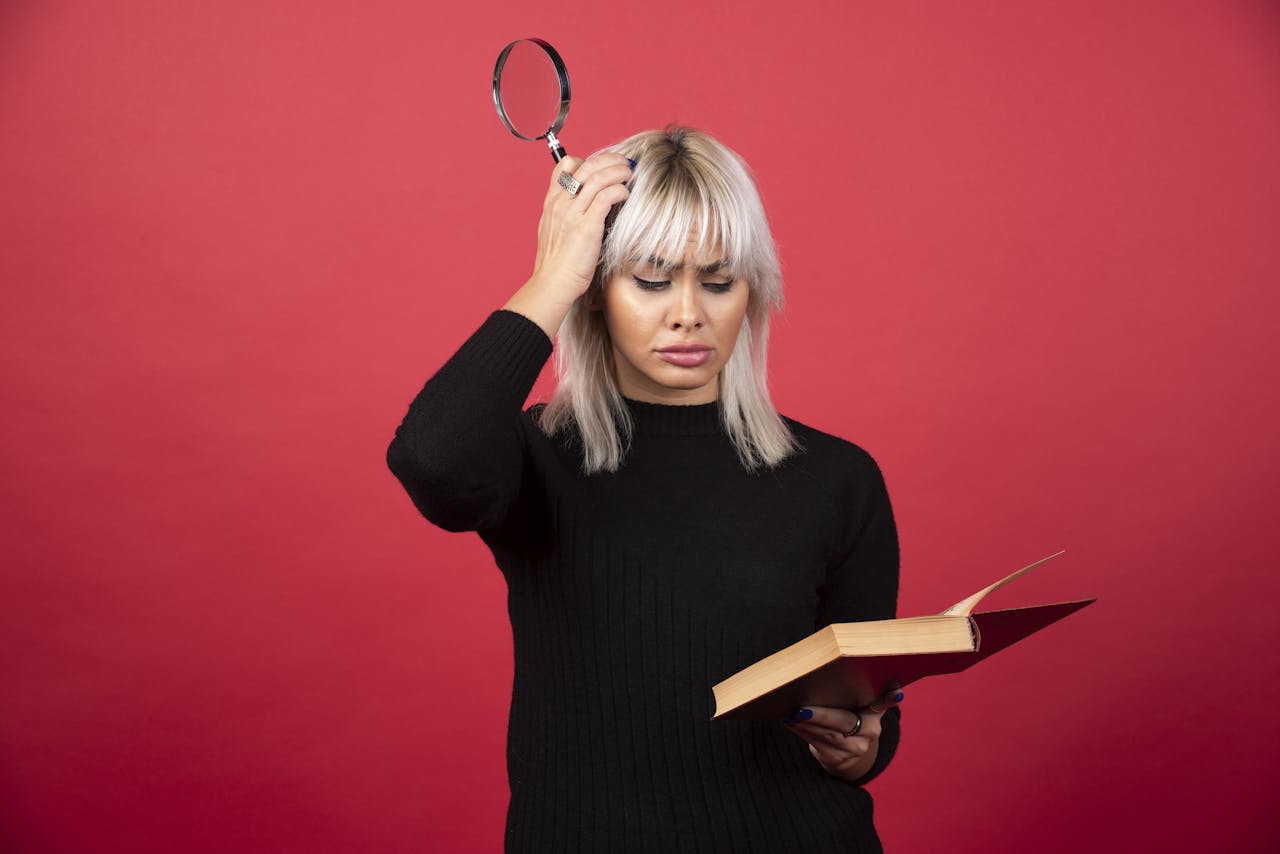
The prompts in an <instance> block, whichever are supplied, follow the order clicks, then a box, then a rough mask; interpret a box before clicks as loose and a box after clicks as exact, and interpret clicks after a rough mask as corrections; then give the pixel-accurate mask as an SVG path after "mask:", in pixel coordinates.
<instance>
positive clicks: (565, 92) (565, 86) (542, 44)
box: [493, 39, 569, 142]
mask: <svg viewBox="0 0 1280 854" xmlns="http://www.w3.org/2000/svg"><path fill="white" fill-rule="evenodd" d="M520 42H532V43H533V44H536V45H537V46H538V47H539V48H541V49H542V51H543V53H545V54H546V55H547V56H548V57H549V58H550V59H551V64H552V66H554V68H555V71H556V78H557V79H558V80H559V82H560V112H559V114H557V115H556V119H555V121H554V122H552V123H551V127H549V128H548V129H547V130H545V131H543V132H542V133H540V134H538V135H537V136H525V135H524V134H522V133H520V131H518V130H516V129H515V126H514V125H512V124H511V119H510V118H509V117H508V116H507V111H506V110H505V109H503V107H502V95H501V94H500V87H499V85H498V84H499V82H500V81H501V79H502V67H503V66H504V65H506V64H507V56H508V55H510V53H511V49H512V48H513V47H515V46H516V45H518V44H520ZM493 106H494V108H495V109H497V111H498V118H500V119H502V123H503V124H504V125H506V126H507V130H509V131H511V133H512V134H513V135H514V136H516V137H518V138H519V139H524V140H528V141H530V142H535V141H537V140H539V139H546V140H548V141H551V140H554V139H555V134H556V131H558V130H560V128H562V127H564V120H565V118H566V117H567V116H568V115H569V71H568V69H566V68H565V67H564V60H563V59H561V58H560V54H558V53H556V49H555V48H553V47H552V46H551V45H550V44H548V43H547V42H546V41H544V40H543V39H516V40H515V41H513V42H512V43H511V44H509V45H507V46H506V47H504V48H503V49H502V53H500V54H498V62H497V64H496V65H495V66H494V67H493Z"/></svg>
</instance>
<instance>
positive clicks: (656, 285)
mask: <svg viewBox="0 0 1280 854" xmlns="http://www.w3.org/2000/svg"><path fill="white" fill-rule="evenodd" d="M631 278H633V279H635V280H636V284H637V285H639V286H640V290H642V291H660V290H662V289H663V288H665V287H666V286H667V285H669V284H671V283H670V282H666V281H662V282H652V281H650V280H648V279H642V278H640V277H639V276H635V275H633V276H632V277H631Z"/></svg>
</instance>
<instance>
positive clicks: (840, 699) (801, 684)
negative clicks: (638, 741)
mask: <svg viewBox="0 0 1280 854" xmlns="http://www.w3.org/2000/svg"><path fill="white" fill-rule="evenodd" d="M1060 554H1063V552H1057V553H1056V554H1051V555H1049V557H1046V558H1042V559H1040V560H1038V561H1036V562H1035V563H1033V564H1031V565H1030V566H1025V567H1023V568H1022V569H1020V570H1018V571H1017V572H1015V573H1013V574H1012V575H1009V576H1006V577H1005V578H1002V579H1000V580H999V581H997V582H996V583H995V584H992V585H990V586H989V587H984V588H983V589H982V590H979V591H978V592H977V593H975V594H973V595H972V596H970V597H969V598H967V599H965V600H963V601H961V602H957V603H956V604H955V605H952V606H951V607H950V608H948V609H947V610H945V611H943V612H942V613H941V614H938V615H937V616H926V617H906V618H903V619H898V620H872V621H867V622H862V623H834V624H832V625H830V626H827V627H826V628H824V629H820V630H819V631H817V632H815V633H814V634H812V635H810V636H809V637H807V638H805V639H804V640H802V641H800V642H798V643H794V644H792V645H791V646H789V647H787V648H786V649H784V650H781V651H780V652H775V653H774V654H773V655H770V656H769V657H768V658H763V659H761V660H760V661H757V662H756V663H755V664H752V665H751V666H750V667H747V668H746V669H744V670H740V671H738V672H737V673H735V674H734V675H732V676H730V677H729V678H728V679H726V680H724V681H723V682H721V683H719V684H718V685H716V686H715V687H714V688H712V689H711V690H712V692H713V693H714V694H715V699H716V713H715V715H714V716H713V720H714V719H715V718H749V719H755V720H765V719H771V718H775V719H776V718H782V717H785V716H786V715H788V714H790V713H791V712H793V711H795V710H796V709H798V708H799V707H801V706H833V707H835V708H841V709H856V708H861V707H863V706H867V705H869V704H871V703H873V702H875V701H876V700H878V699H880V698H881V697H883V696H884V694H885V693H886V692H888V691H889V690H891V689H893V688H895V687H899V688H900V687H902V686H904V685H907V684H908V683H910V682H914V681H915V680H917V679H920V678H922V677H925V676H933V675H935V674H938V673H959V672H960V671H961V670H966V669H968V668H970V667H972V666H973V665H974V664H977V663H978V662H979V661H982V660H983V659H984V658H989V657H991V656H992V655H995V654H996V653H997V652H999V651H1000V650H1002V649H1004V648H1005V647H1009V646H1012V645H1013V644H1015V643H1017V642H1018V641H1020V640H1022V639H1023V638H1025V637H1027V636H1028V635H1030V634H1032V633H1034V632H1037V631H1039V630H1040V629H1043V628H1044V627H1045V626H1047V625H1049V624H1050V623H1055V622H1057V621H1058V620H1061V619H1062V618H1063V617H1065V616H1067V615H1068V614H1071V613H1074V612H1076V611H1079V610H1080V609H1081V608H1083V607H1085V606H1086V605H1090V604H1092V603H1093V602H1095V601H1097V599H1096V598H1094V599H1082V600H1077V601H1074V602H1059V603H1057V604H1053V605H1032V606H1029V607H1025V608H1010V609H1007V610H1003V611H984V612H982V613H979V614H975V613H973V609H974V608H976V607H977V605H978V603H979V602H981V601H982V599H983V597H984V596H986V595H987V594H988V593H990V592H992V591H993V590H996V589H998V588H1000V587H1003V586H1004V585H1006V584H1008V583H1009V582H1010V581H1013V580H1014V579H1015V578H1018V577H1020V576H1022V575H1024V574H1026V573H1027V572H1030V571H1031V570H1033V569H1035V568H1036V567H1037V566H1039V565H1040V564H1042V563H1044V562H1045V561H1048V560H1051V559H1053V558H1055V557H1057V556H1058V555H1060Z"/></svg>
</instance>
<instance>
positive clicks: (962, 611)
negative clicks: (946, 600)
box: [942, 549, 1067, 617]
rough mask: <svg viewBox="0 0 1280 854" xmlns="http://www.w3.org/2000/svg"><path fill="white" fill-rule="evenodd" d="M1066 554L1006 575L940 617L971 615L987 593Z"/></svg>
mask: <svg viewBox="0 0 1280 854" xmlns="http://www.w3.org/2000/svg"><path fill="white" fill-rule="evenodd" d="M1066 553H1067V551H1066V549H1063V550H1062V551H1059V552H1055V553H1053V554H1051V555H1049V556H1048V557H1042V558H1040V560H1038V561H1036V562H1035V563H1033V564H1031V565H1030V566H1024V567H1023V568H1022V569H1020V570H1018V571H1017V572H1015V573H1013V574H1012V575H1006V576H1005V577H1004V578H1002V579H1000V580H999V581H997V582H996V583H995V584H992V585H991V586H990V587H984V588H982V589H981V590H979V591H978V592H977V593H975V594H973V595H972V596H970V597H969V598H968V599H965V600H963V601H960V602H957V603H956V604H954V605H952V606H951V607H950V608H948V609H947V610H945V611H943V612H942V616H944V617H953V616H954V617H968V616H970V615H971V614H973V609H974V608H976V607H978V603H979V602H981V601H982V599H983V597H984V596H986V595H987V594H988V593H990V592H992V591H994V590H999V589H1000V588H1001V587H1004V586H1005V585H1006V584H1008V583H1009V582H1010V581H1013V580H1014V579H1015V578H1019V577H1021V576H1023V575H1026V574H1027V573H1028V572H1030V571H1031V570H1033V569H1035V568H1036V567H1037V566H1039V565H1040V564H1042V563H1044V562H1045V561H1050V560H1053V559H1054V558H1055V557H1057V556H1058V555H1063V554H1066Z"/></svg>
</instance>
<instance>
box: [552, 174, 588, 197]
mask: <svg viewBox="0 0 1280 854" xmlns="http://www.w3.org/2000/svg"><path fill="white" fill-rule="evenodd" d="M556 183H557V184H559V185H560V186H561V187H564V188H565V190H566V191H568V193H569V195H571V196H576V195H578V191H579V190H581V189H582V183H581V182H580V181H579V180H578V179H577V178H575V177H573V176H572V175H570V174H569V173H568V172H561V173H560V177H559V178H557V179H556Z"/></svg>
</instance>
